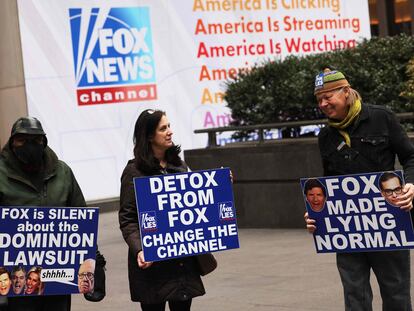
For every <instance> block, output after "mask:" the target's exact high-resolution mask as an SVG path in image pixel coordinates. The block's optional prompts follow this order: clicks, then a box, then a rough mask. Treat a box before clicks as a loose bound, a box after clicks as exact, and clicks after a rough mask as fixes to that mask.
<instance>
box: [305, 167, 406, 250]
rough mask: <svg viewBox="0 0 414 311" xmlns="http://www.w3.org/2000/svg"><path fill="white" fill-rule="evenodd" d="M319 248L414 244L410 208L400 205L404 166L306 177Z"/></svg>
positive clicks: (394, 247) (395, 247) (384, 247)
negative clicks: (402, 168)
mask: <svg viewBox="0 0 414 311" xmlns="http://www.w3.org/2000/svg"><path fill="white" fill-rule="evenodd" d="M300 183H301V186H302V192H303V195H304V200H305V205H306V209H307V211H308V213H309V218H311V219H315V220H316V228H317V229H316V231H315V232H314V240H315V247H316V251H317V252H318V253H329V252H362V251H379V250H398V249H409V248H413V247H414V231H413V225H412V221H411V216H410V213H409V212H407V211H403V210H401V209H400V208H399V207H398V206H396V202H397V201H398V196H399V195H401V194H402V187H403V185H404V178H403V172H402V171H395V172H377V173H369V174H357V175H343V176H330V177H319V178H302V179H301V180H300Z"/></svg>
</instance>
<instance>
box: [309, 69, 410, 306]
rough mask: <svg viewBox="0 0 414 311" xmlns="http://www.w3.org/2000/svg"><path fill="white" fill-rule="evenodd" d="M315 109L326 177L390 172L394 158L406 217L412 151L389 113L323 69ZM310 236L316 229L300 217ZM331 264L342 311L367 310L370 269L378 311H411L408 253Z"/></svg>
mask: <svg viewBox="0 0 414 311" xmlns="http://www.w3.org/2000/svg"><path fill="white" fill-rule="evenodd" d="M314 94H315V96H316V99H317V102H318V105H319V108H320V109H321V111H322V112H323V113H324V114H325V115H326V117H327V118H328V126H326V127H324V128H323V129H322V130H321V132H320V134H319V141H318V143H319V150H320V154H321V157H322V164H323V169H324V175H325V176H332V175H348V174H361V173H369V172H381V171H393V170H394V163H395V157H396V156H398V160H399V161H400V163H401V164H402V166H403V168H404V174H405V180H406V181H407V183H406V184H405V185H404V187H403V189H402V193H401V195H399V198H398V202H397V203H396V205H398V207H399V208H401V209H402V210H405V211H407V212H409V211H410V210H411V209H412V208H413V198H414V185H413V184H412V183H413V181H414V146H413V144H412V143H411V142H410V140H409V138H408V136H407V134H406V132H405V131H404V130H403V128H402V127H401V125H400V124H399V122H398V120H397V118H396V116H395V114H394V113H393V112H391V111H390V110H388V109H386V108H384V107H380V106H374V105H368V104H365V103H362V100H361V96H360V95H359V93H358V92H357V91H356V90H354V89H352V88H351V86H350V84H349V82H348V81H347V79H346V78H345V75H344V74H343V73H341V72H339V71H332V70H330V69H325V70H324V72H322V73H320V74H318V75H317V76H316V79H315V90H314ZM305 221H306V225H307V229H308V231H309V232H314V231H315V230H316V227H317V226H318V224H317V223H316V222H315V220H314V219H310V218H309V217H308V214H307V213H306V214H305ZM336 262H337V266H338V270H339V274H340V276H341V281H342V285H343V288H344V296H345V310H352V311H354V310H364V311H367V310H372V290H371V285H370V270H371V269H372V270H373V271H374V273H375V276H376V277H377V280H378V283H379V286H380V290H381V296H382V301H383V310H411V298H410V253H409V250H402V251H386V252H384V251H383V252H360V253H337V255H336Z"/></svg>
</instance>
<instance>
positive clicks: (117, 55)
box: [69, 7, 157, 105]
mask: <svg viewBox="0 0 414 311" xmlns="http://www.w3.org/2000/svg"><path fill="white" fill-rule="evenodd" d="M69 17H70V28H71V34H72V50H73V59H74V67H75V77H76V86H77V101H78V105H93V104H107V103H121V102H136V101H143V100H155V99H157V86H156V84H155V81H156V80H155V66H154V56H153V47H152V39H151V37H152V35H151V25H150V18H149V9H148V8H147V7H135V8H111V9H109V8H108V9H106V8H92V9H79V8H76V9H75V8H74V9H69Z"/></svg>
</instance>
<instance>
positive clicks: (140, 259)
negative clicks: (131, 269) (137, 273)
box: [137, 251, 152, 269]
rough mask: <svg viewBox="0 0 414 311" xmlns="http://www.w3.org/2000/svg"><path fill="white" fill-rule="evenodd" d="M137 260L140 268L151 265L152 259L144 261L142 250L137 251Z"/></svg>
mask: <svg viewBox="0 0 414 311" xmlns="http://www.w3.org/2000/svg"><path fill="white" fill-rule="evenodd" d="M137 262H138V267H140V268H141V269H147V268H149V267H151V266H152V261H148V262H147V261H145V258H144V252H143V251H139V252H138V255H137Z"/></svg>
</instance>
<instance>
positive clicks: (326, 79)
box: [314, 68, 350, 95]
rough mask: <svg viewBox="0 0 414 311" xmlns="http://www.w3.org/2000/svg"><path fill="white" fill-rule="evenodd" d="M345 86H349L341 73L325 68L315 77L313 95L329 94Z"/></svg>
mask: <svg viewBox="0 0 414 311" xmlns="http://www.w3.org/2000/svg"><path fill="white" fill-rule="evenodd" d="M345 86H350V85H349V82H348V80H347V79H346V78H345V76H344V74H343V73H342V72H340V71H337V70H333V71H331V69H329V68H325V69H324V71H323V72H321V73H320V74H318V75H317V76H316V77H315V91H314V94H315V95H317V94H320V93H323V92H329V91H332V90H335V89H338V88H341V87H345Z"/></svg>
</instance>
